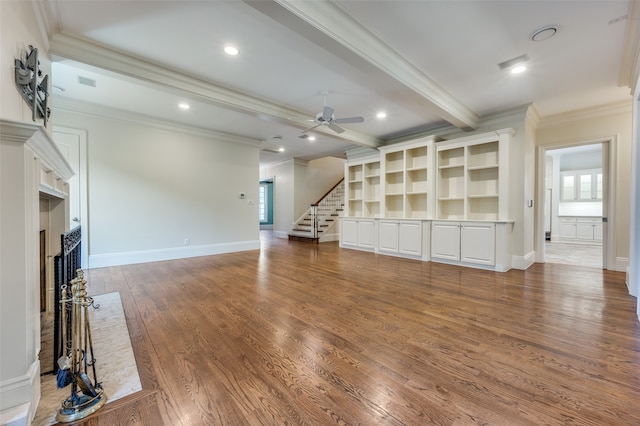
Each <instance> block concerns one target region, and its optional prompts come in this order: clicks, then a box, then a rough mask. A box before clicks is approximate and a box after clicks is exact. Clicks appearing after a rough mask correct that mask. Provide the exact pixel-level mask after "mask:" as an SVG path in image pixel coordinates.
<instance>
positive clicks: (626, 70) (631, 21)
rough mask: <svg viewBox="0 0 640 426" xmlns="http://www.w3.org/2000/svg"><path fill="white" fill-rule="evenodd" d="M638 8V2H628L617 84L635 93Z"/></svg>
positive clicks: (639, 38) (638, 66)
mask: <svg viewBox="0 0 640 426" xmlns="http://www.w3.org/2000/svg"><path fill="white" fill-rule="evenodd" d="M638 59H640V7H639V6H638V2H636V1H630V2H629V10H628V12H627V26H626V31H625V35H624V47H623V50H622V63H621V64H620V76H619V84H620V85H621V86H627V87H629V88H630V89H631V93H634V94H635V93H636V89H637V84H638V79H639V78H640V77H639V76H640V64H639V63H638Z"/></svg>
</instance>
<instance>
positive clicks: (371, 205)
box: [364, 200, 380, 217]
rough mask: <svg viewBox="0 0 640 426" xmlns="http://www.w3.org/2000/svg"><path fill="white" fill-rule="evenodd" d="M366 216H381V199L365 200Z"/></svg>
mask: <svg viewBox="0 0 640 426" xmlns="http://www.w3.org/2000/svg"><path fill="white" fill-rule="evenodd" d="M364 216H365V217H380V201H366V200H365V202H364Z"/></svg>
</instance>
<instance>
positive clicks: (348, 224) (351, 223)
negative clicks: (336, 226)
mask: <svg viewBox="0 0 640 426" xmlns="http://www.w3.org/2000/svg"><path fill="white" fill-rule="evenodd" d="M341 226H342V245H343V246H357V245H358V221H357V220H353V219H342V223H341Z"/></svg>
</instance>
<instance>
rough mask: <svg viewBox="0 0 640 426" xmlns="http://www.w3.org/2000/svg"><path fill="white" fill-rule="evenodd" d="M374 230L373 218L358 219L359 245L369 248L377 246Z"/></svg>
mask: <svg viewBox="0 0 640 426" xmlns="http://www.w3.org/2000/svg"><path fill="white" fill-rule="evenodd" d="M374 230H375V227H374V222H373V220H360V221H358V247H363V248H367V249H374V248H375V235H374Z"/></svg>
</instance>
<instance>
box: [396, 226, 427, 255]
mask: <svg viewBox="0 0 640 426" xmlns="http://www.w3.org/2000/svg"><path fill="white" fill-rule="evenodd" d="M398 251H399V252H400V253H403V254H410V255H414V256H422V223H421V222H400V224H399V225H398Z"/></svg>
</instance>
